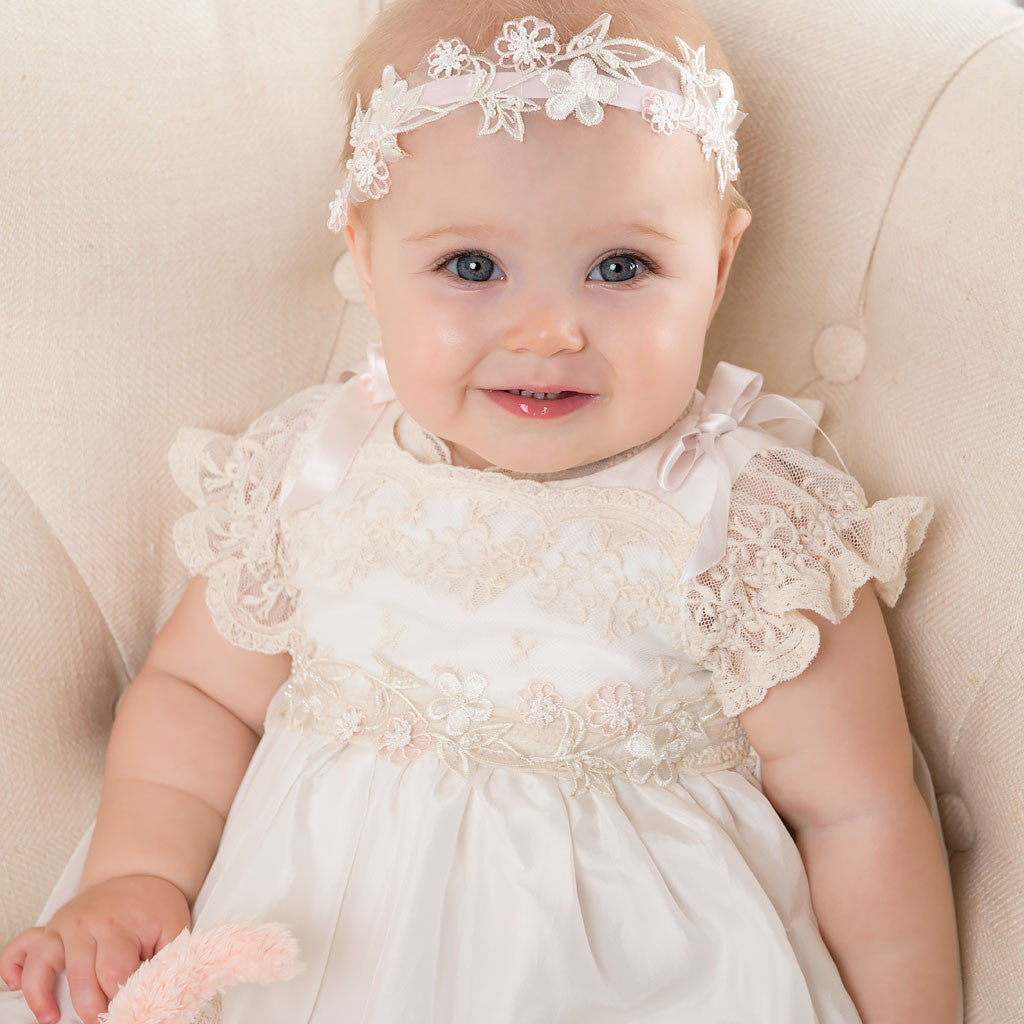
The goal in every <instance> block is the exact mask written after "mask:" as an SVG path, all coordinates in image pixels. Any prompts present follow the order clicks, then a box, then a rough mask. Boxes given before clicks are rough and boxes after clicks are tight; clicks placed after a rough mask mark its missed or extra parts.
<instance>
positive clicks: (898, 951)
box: [740, 584, 958, 1024]
mask: <svg viewBox="0 0 1024 1024" xmlns="http://www.w3.org/2000/svg"><path fill="white" fill-rule="evenodd" d="M807 615H808V616H809V618H811V619H812V620H813V621H814V622H815V624H816V625H817V626H818V628H819V630H820V633H821V646H820V648H819V650H818V653H817V655H816V656H815V658H814V660H813V661H812V662H811V664H810V666H809V667H808V668H807V669H806V670H805V671H804V672H803V673H802V674H801V675H799V676H797V677H796V678H794V679H790V680H787V681H785V682H783V683H779V684H777V685H775V686H774V687H772V688H771V689H769V691H768V694H767V696H766V697H765V698H764V700H763V701H762V702H761V703H760V704H758V705H756V706H755V707H752V708H750V709H749V710H747V711H745V712H743V713H742V714H741V715H740V720H741V722H742V724H743V727H744V729H745V730H746V732H747V736H748V737H749V739H750V742H751V744H752V745H753V747H754V749H755V750H757V751H758V753H759V754H760V755H761V758H762V766H761V774H762V782H763V785H764V789H765V793H766V794H767V796H768V797H769V799H770V800H771V801H772V803H773V805H774V806H775V808H776V809H777V810H778V812H779V814H780V815H781V816H782V818H783V819H784V820H785V822H786V823H787V825H788V826H789V827H790V829H791V830H792V831H793V832H794V835H795V839H796V842H797V846H798V848H799V850H800V853H801V856H802V858H803V861H804V865H805V867H806V869H807V876H808V879H809V881H810V887H811V898H812V902H813V905H814V911H815V914H816V916H817V918H818V924H819V927H820V929H821V933H822V936H823V937H824V939H825V941H826V943H827V944H828V946H829V949H830V950H831V952H832V955H833V958H834V959H835V961H836V964H837V965H838V967H839V970H840V973H841V975H842V977H843V981H844V983H845V985H846V987H847V989H848V991H849V992H850V995H851V996H852V997H853V1000H854V1002H855V1003H856V1005H857V1009H858V1010H859V1012H860V1014H861V1017H862V1018H863V1020H864V1022H865V1024H880V1022H883V1021H884V1022H887V1024H888V1022H893V1024H895V1022H897V1021H898V1022H900V1024H906V1022H910V1021H928V1022H929V1024H953V1022H954V1021H955V1019H956V1007H957V996H958V976H957V951H956V924H955V918H954V911H953V900H952V893H951V891H950V886H949V880H948V876H947V872H946V866H945V861H944V858H943V855H942V850H941V847H940V845H939V839H938V836H937V835H936V832H935V826H934V824H933V821H932V818H931V815H930V813H929V811H928V808H927V805H926V804H925V802H924V799H923V798H922V796H921V794H920V791H919V790H918V789H917V786H916V784H915V783H914V778H913V768H912V764H913V761H912V758H913V755H912V748H911V741H910V733H909V730H908V728H907V721H906V714H905V712H904V708H903V701H902V697H901V694H900V688H899V681H898V678H897V673H896V664H895V660H894V658H893V653H892V647H891V646H890V643H889V637H888V634H887V632H886V629H885V622H884V620H883V618H882V613H881V609H880V608H879V605H878V598H877V596H876V595H875V592H874V588H873V586H871V585H870V584H868V585H865V586H863V587H862V588H861V590H860V592H859V593H858V595H857V600H856V603H855V605H854V607H853V610H852V611H851V612H850V613H849V615H848V616H847V617H846V618H845V619H843V621H842V622H840V623H839V624H838V625H836V624H833V623H831V622H829V621H827V620H826V619H824V618H822V617H821V616H819V615H816V614H814V613H813V612H808V613H807Z"/></svg>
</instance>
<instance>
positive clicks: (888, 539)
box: [0, 363, 933, 1024]
mask: <svg viewBox="0 0 1024 1024" xmlns="http://www.w3.org/2000/svg"><path fill="white" fill-rule="evenodd" d="M755 378H756V381H755ZM751 385H752V387H751ZM759 386H760V377H759V376H758V375H756V374H752V373H751V372H750V371H746V370H742V369H741V368H739V367H734V366H732V365H731V364H727V363H720V364H718V367H717V368H716V371H715V376H714V377H713V378H712V382H711V384H710V385H709V388H708V394H707V396H704V395H702V394H701V393H700V392H699V391H695V392H694V398H693V400H692V401H691V403H690V407H689V408H688V409H687V411H686V412H685V413H684V415H683V416H682V417H681V418H680V420H679V421H677V423H676V424H674V425H673V426H672V427H671V428H670V429H669V430H668V431H666V432H665V433H664V434H663V435H661V436H660V437H658V438H656V439H654V440H653V441H650V442H647V443H645V444H643V445H640V446H639V447H637V448H635V449H631V450H630V451H628V452H624V453H621V454H620V455H618V456H613V457H611V458H608V459H604V460H602V461H601V462H598V463H592V464H590V465H588V466H584V467H580V468H578V469H577V470H568V471H565V472H563V473H555V474H543V475H533V476H530V475H526V474H514V473H509V472H505V471H502V470H498V469H494V468H492V469H488V470H477V469H469V468H465V467H459V466H453V465H452V464H451V455H450V451H449V449H448V446H447V445H446V444H445V443H444V442H443V441H442V440H441V439H440V438H437V437H436V436H434V435H433V434H431V433H429V432H428V431H426V430H425V429H423V428H422V427H420V426H419V425H418V424H417V423H416V422H415V421H413V420H412V418H411V417H410V416H409V414H408V413H407V412H405V411H404V410H403V409H402V407H401V406H400V404H399V403H398V401H397V400H395V399H394V398H390V399H389V400H386V401H385V400H382V398H381V394H380V393H379V391H378V393H375V392H374V391H373V390H372V382H371V379H370V375H369V374H367V373H363V374H362V375H359V376H353V377H351V378H349V379H348V380H347V381H346V382H344V383H327V384H320V385H316V386H313V387H310V388H307V389H305V390H303V391H301V392H300V393H298V394H296V395H294V396H293V397H291V398H290V399H288V400H287V401H285V402H284V403H283V404H282V405H280V406H279V407H278V408H276V409H274V410H272V411H270V412H268V413H266V414H264V415H263V416H261V417H259V418H258V419H257V420H256V421H255V422H254V423H253V424H252V425H251V426H250V427H249V428H248V429H247V430H245V431H244V432H243V433H241V434H239V435H237V436H231V435H227V434H222V433H217V432H213V431H208V430H197V429H192V428H185V429H183V430H182V431H180V433H179V435H178V438H177V440H176V442H175V444H174V445H173V447H172V449H171V454H170V459H171V466H172V470H173V473H174V476H175V479H176V481H177V483H178V485H179V486H180V487H181V489H182V490H183V491H184V492H185V493H186V494H187V495H188V496H189V497H190V498H191V499H192V501H193V502H194V503H195V505H196V508H195V509H194V510H193V511H191V512H189V513H188V514H187V515H185V516H183V517H182V518H181V519H180V520H179V521H178V522H177V523H176V526H175V542H176V546H177V550H178V552H179V555H180V556H181V558H182V559H183V561H184V562H185V564H186V565H187V567H188V569H189V572H190V573H192V574H203V575H205V576H207V577H208V581H209V582H208V587H207V601H208V604H209V607H210V611H211V613H212V616H213V620H214V622H215V624H216V626H217V629H218V630H219V631H220V632H221V633H222V634H223V635H224V636H225V637H226V638H227V639H228V640H230V641H231V642H232V643H234V644H237V645H239V646H242V647H246V648H250V649H252V650H256V651H263V652H268V653H270V652H279V651H283V650H289V651H291V653H292V658H293V668H292V673H291V675H290V677H289V678H288V680H287V681H286V682H285V683H284V684H283V685H282V686H281V688H280V689H279V691H278V692H277V693H276V695H275V696H274V698H273V699H272V701H271V703H270V705H269V708H268V711H267V715H266V722H265V732H264V735H263V738H262V740H261V742H260V743H259V746H258V747H257V749H256V752H255V755H254V757H253V759H252V762H251V764H250V766H249V769H248V771H247V773H246V775H245V778H244V779H243V781H242V783H241V787H240V789H239V790H238V794H237V796H236V798H235V802H234V804H233V806H232V808H231V811H230V815H229V817H228V819H227V823H226V826H225V829H224V833H223V838H222V840H221V844H220V848H219V851H218V853H217V856H216V859H215V860H214V862H213V865H212V867H211V869H210V872H209V875H208V877H207V879H206V881H205V884H204V885H203V888H202V891H201V892H200V893H199V896H198V899H197V900H196V903H195V908H194V914H193V927H194V930H195V931H198V930H199V929H202V928H204V927H210V926H214V925H218V924H221V923H223V922H228V921H248V922H262V921H277V922H283V923H285V924H286V925H287V926H288V927H289V929H290V930H291V932H292V933H293V935H294V936H295V938H296V939H297V941H298V945H299V949H300V952H301V958H302V962H303V963H304V965H305V967H304V969H303V971H302V972H301V973H300V974H299V975H298V976H297V977H295V978H294V979H293V980H290V981H283V982H275V983H271V984H268V985H265V986H261V985H256V984H241V985H236V986H231V987H228V988H227V989H226V990H224V992H223V993H222V995H221V996H219V997H218V998H216V999H214V1000H212V1001H211V1002H210V1003H208V1004H207V1005H206V1007H205V1008H204V1009H203V1010H202V1011H201V1012H200V1013H199V1014H198V1015H197V1016H196V1017H195V1021H196V1022H197V1024H198V1022H215V1021H218V1022H223V1024H305V1022H315V1024H371V1022H372V1024H420V1022H422V1024H427V1022H430V1024H481V1022H488V1024H512V1022H515V1024H670V1022H671V1024H681V1022H696V1024H765V1022H779V1024H811V1022H815V1021H820V1022H822V1024H853V1022H857V1021H859V1017H858V1015H857V1012H856V1010H855V1008H854V1006H853V1003H852V1001H851V999H850V998H849V996H848V995H847V993H846V991H845V989H844V987H843V984H842V982H841V980H840V977H839V974H838V971H837V969H836V967H835V965H834V963H833V960H832V959H831V957H830V955H829V952H828V950H827V948H826V946H825V945H824V943H823V941H822V938H821V936H820V934H819V931H818V926H817V923H816V921H815V918H814V914H813V911H812V907H811V903H810V897H809V890H808V884H807V879H806V875H805V872H804V868H803V865H802V862H801V859H800V856H799V853H798V851H797V848H796V845H795V844H794V841H793V839H792V838H791V836H790V833H789V832H788V830H787V829H786V826H785V824H784V823H783V822H782V820H781V819H780V818H779V816H778V815H777V813H776V812H775V810H774V809H773V807H772V805H771V804H770V803H769V801H768V799H767V798H766V797H765V795H764V794H763V792H762V790H761V788H760V781H759V765H758V758H757V755H756V752H755V751H753V750H752V749H751V747H750V746H749V744H748V742H747V739H746V736H745V734H744V732H743V730H742V727H741V725H740V720H739V719H738V718H737V717H736V716H737V715H738V713H739V712H740V711H742V710H744V709H746V708H749V707H751V706H752V705H754V704H756V703H757V702H758V701H760V700H761V699H762V698H763V697H764V696H765V693H766V691H767V689H768V688H769V687H770V686H772V685H774V684H775V683H778V682H779V681H781V680H785V679H789V678H791V677H792V676H795V675H797V674H799V673H800V672H801V671H802V670H803V669H804V668H806V667H807V665H808V664H809V663H810V661H811V659H812V658H813V657H814V655H815V652H816V650H817V647H818V641H819V635H818V630H817V627H816V626H815V625H814V623H813V622H812V621H811V620H810V619H809V618H808V617H806V616H805V615H804V614H803V613H804V612H805V611H806V610H812V611H814V612H817V613H819V614H821V615H823V616H824V617H825V618H827V619H829V620H831V621H833V622H838V621H839V620H841V619H842V618H844V617H845V616H846V615H847V614H848V612H849V611H850V609H851V607H852V605H853V601H854V597H855V594H856V592H857V590H858V588H859V587H860V586H861V585H862V584H863V583H865V582H866V581H872V585H873V586H874V587H875V590H876V592H877V593H878V595H879V597H880V598H881V599H882V600H883V601H884V602H885V603H886V604H887V605H889V606H892V605H893V604H894V603H895V601H896V599H897V597H898V596H899V594H900V592H901V590H902V589H903V586H904V583H905V581H906V565H907V560H908V558H909V557H910V555H912V554H913V553H914V551H915V550H916V549H917V548H918V546H919V545H920V543H921V541H922V539H923V537H924V533H925V529H926V527H927V525H928V522H929V520H930V518H931V516H932V511H933V508H932V502H931V501H930V500H929V499H927V498H924V497H913V496H902V497H893V498H887V499H882V500H879V501H876V502H875V503H874V504H873V505H870V506H869V505H868V503H867V501H866V498H865V494H864V491H863V489H862V487H861V486H860V484H859V483H858V482H857V481H856V479H854V478H853V477H852V476H850V475H849V474H847V473H845V472H843V471H842V470H840V469H838V468H836V467H834V466H833V465H831V464H830V463H829V462H827V461H825V460H824V459H821V458H818V457H816V456H814V455H812V454H811V453H810V440H811V437H812V435H813V431H814V430H815V429H816V428H815V425H814V423H813V422H811V420H810V417H807V422H805V423H801V422H800V421H799V419H794V420H790V421H787V422H785V423H782V422H780V421H776V422H777V426H776V427H774V428H773V430H772V431H771V432H769V431H768V430H767V429H765V428H763V427H761V426H759V425H757V423H756V422H753V420H754V417H751V416H745V415H744V412H743V410H744V409H746V410H747V411H749V408H750V396H751V395H752V394H756V391H757V388H759ZM712 392H715V395H716V404H715V405H714V406H712V407H710V408H709V405H711V402H710V399H711V396H712ZM726 392H728V394H726ZM741 392H742V394H741ZM723 395H725V398H724V399H723ZM762 397H767V396H762ZM775 397H778V396H775ZM705 399H707V401H705ZM802 404H803V406H804V407H805V410H806V408H807V407H809V406H812V405H814V404H815V403H812V402H810V401H804V402H803V403H802ZM818 405H819V411H818V415H820V403H818ZM691 410H694V411H691ZM776 415H779V413H776ZM716 417H718V418H717V419H716ZM815 418H816V417H815ZM808 424H809V425H808ZM684 435H686V436H688V437H689V439H690V440H689V445H688V446H687V445H683V444H681V443H680V438H681V437H683V436H684ZM798 438H799V439H798ZM684 449H685V450H684ZM687 452H689V454H687ZM680 459H683V460H684V461H685V462H686V464H687V471H686V472H685V473H683V474H680V472H679V465H677V463H678V462H679V460H680ZM680 476H682V479H681V482H680ZM723 479H724V486H725V491H724V494H723V493H722V492H721V485H722V483H723ZM716 493H717V494H718V496H719V503H718V505H717V509H718V512H717V513H716V511H715V508H716V506H715V505H714V495H715V494H716ZM723 498H724V505H723V504H722V499H723ZM717 514H726V515H727V530H725V529H724V527H725V525H726V524H725V521H724V520H723V521H722V526H723V536H722V537H721V538H720V539H721V543H722V544H723V545H724V554H720V557H717V560H716V561H715V562H714V564H710V565H709V566H708V567H707V568H704V569H703V570H702V571H701V572H699V573H697V574H696V575H693V576H691V577H690V578H688V579H687V578H686V576H687V569H688V567H689V568H690V569H692V568H693V566H694V564H695V563H694V561H693V560H692V556H694V555H695V552H696V553H701V552H702V553H703V555H704V560H705V561H706V560H707V557H706V556H707V552H708V551H712V550H714V549H715V537H714V529H713V526H714V523H713V522H712V520H713V519H714V516H715V515H717ZM698 564H699V563H698ZM90 831H91V830H90ZM88 838H89V835H88V834H87V835H86V836H85V837H84V838H83V840H82V843H81V844H80V846H79V848H78V850H77V851H76V853H75V855H74V856H73V857H72V859H71V861H70V862H69V864H68V867H67V869H66V870H65V873H64V875H63V876H62V878H61V880H60V881H59V882H58V885H57V887H56V889H55V890H54V892H53V894H52V895H51V898H50V902H49V903H48V905H47V907H46V908H45V909H44V911H43V915H42V917H41V918H40V920H41V921H42V920H45V919H46V918H47V917H48V916H49V914H51V913H52V912H53V910H55V909H56V908H57V907H58V906H60V905H61V904H62V903H63V902H65V901H66V900H67V899H69V898H70V897H71V896H72V895H73V894H74V892H75V891H76V887H77V884H78V880H79V878H80V874H81V865H82V861H83V859H84V856H85V853H86V849H87V845H88ZM59 987H60V990H61V999H62V1008H63V1009H64V1010H65V1015H64V1016H63V1017H62V1020H63V1021H71V1020H77V1019H78V1018H77V1017H75V1016H74V1014H73V1011H72V1010H71V1004H70V1002H69V1001H68V995H67V989H66V984H65V982H64V979H63V976H62V977H61V978H60V979H59ZM32 1020H33V1017H32V1015H31V1013H29V1011H28V1009H27V1007H26V1006H25V1005H24V1003H23V1001H22V1000H21V997H20V996H19V995H17V994H11V995H6V994H5V995H3V996H0V1022H3V1024H21V1022H24V1024H29V1022H30V1021H32Z"/></svg>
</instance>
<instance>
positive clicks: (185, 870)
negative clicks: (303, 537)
mask: <svg viewBox="0 0 1024 1024" xmlns="http://www.w3.org/2000/svg"><path fill="white" fill-rule="evenodd" d="M205 589H206V580H205V578H203V577H201V576H197V577H194V578H193V579H192V580H191V581H190V582H189V584H188V586H187V587H186V589H185V593H184V595H183V597H182V599H181V601H180V603H179V604H178V606H177V608H176V609H175V610H174V612H173V614H172V615H171V617H170V618H169V619H168V620H167V622H166V624H165V625H164V627H163V628H162V629H161V630H160V632H159V633H158V634H157V636H156V638H155V639H154V641H153V644H152V647H151V648H150V651H149V654H148V656H147V658H146V662H145V664H144V665H143V667H142V669H141V670H140V671H139V674H138V675H137V676H136V677H135V679H134V680H133V681H132V683H131V685H130V686H129V687H128V690H127V691H126V692H125V695H124V699H123V700H122V702H121V705H120V707H119V709H118V713H117V716H116V718H115V721H114V726H113V730H112V732H111V737H110V745H109V748H108V751H107V759H106V769H105V774H104V782H103V791H102V795H101V799H100V808H99V812H98V815H97V819H96V826H95V830H94V833H93V838H92V842H91V845H90V847H89V853H88V857H87V859H86V862H85V865H84V869H83V875H82V882H81V885H80V888H79V895H78V896H77V897H75V899H73V900H71V901H69V902H68V903H67V904H65V905H64V906H63V907H61V908H60V909H59V910H58V911H57V913H56V914H55V915H54V916H53V918H51V920H50V921H49V922H48V924H47V927H46V928H33V929H29V930H28V931H27V932H23V933H22V934H21V935H19V936H17V937H16V938H15V939H14V940H13V941H12V943H11V944H10V945H9V946H8V947H7V949H6V950H5V951H4V953H3V955H2V956H0V969H2V973H3V975H4V978H5V980H7V981H8V983H10V984H13V985H14V986H15V987H20V988H21V989H22V991H23V993H24V995H25V999H26V1002H28V1005H29V1008H30V1009H31V1010H32V1011H33V1012H34V1013H36V1015H37V1016H38V1017H42V1016H45V1015H48V1016H50V1017H51V1018H52V1019H53V1020H57V1005H56V1002H55V1001H54V998H53V983H54V974H55V972H59V971H60V970H65V971H66V973H67V979H68V984H69V987H70V991H71V997H72V1003H73V1005H74V1006H75V1009H76V1010H77V1011H78V1013H79V1014H80V1015H81V1017H82V1019H83V1020H84V1021H86V1024H92V1022H93V1021H95V1019H96V1014H98V1013H100V1012H103V1011H105V1010H106V1009H107V1000H108V998H109V997H111V996H113V995H114V993H115V992H116V990H117V986H118V984H120V983H123V982H124V980H125V979H126V978H127V976H128V975H129V974H130V973H131V972H132V970H134V968H135V967H136V966H138V962H139V960H140V959H145V958H147V957H148V956H152V955H153V953H155V952H157V951H158V950H159V949H160V948H162V947H163V946H164V945H166V944H167V943H168V942H170V941H171V939H173V938H174V937H175V935H177V934H178V932H180V930H181V929H182V928H184V927H188V925H189V924H190V907H191V905H192V903H193V902H194V901H195V897H196V895H197V893H198V892H199V889H200V887H201V886H202V883H203V880H204V879H205V877H206V874H207V872H208V871H209V868H210V865H211V863H212V862H213V858H214V855H215V853H216V851H217V846H218V843H219V841H220V835H221V831H222V829H223V826H224V821H225V818H226V815H227V812H228V809H229V807H230V806H231V803H232V800H233V799H234V795H235V792H236V791H237V789H238V786H239V783H240V782H241V780H242V776H243V775H244V773H245V770H246V767H247V766H248V764H249V761H250V759H251V758H252V754H253V751H254V750H255V748H256V745H257V743H258V742H259V737H260V736H261V735H262V732H263V719H264V715H265V712H266V708H267V705H268V703H269V701H270V698H271V697H272V696H273V694H274V692H275V691H276V690H277V688H278V687H279V686H280V684H281V683H282V682H283V681H284V680H285V679H286V678H287V675H288V672H289V669H290V656H289V655H288V654H287V653H281V654H275V655H266V654H257V653H254V652H252V651H247V650H243V649H242V648H239V647H235V646H233V645H232V644H230V643H229V642H228V641H227V640H225V639H224V638H223V637H221V635H220V634H219V633H218V632H217V630H216V629H215V628H214V625H213V622H212V620H211V618H210V613H209V611H208V609H207V607H206V602H205Z"/></svg>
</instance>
